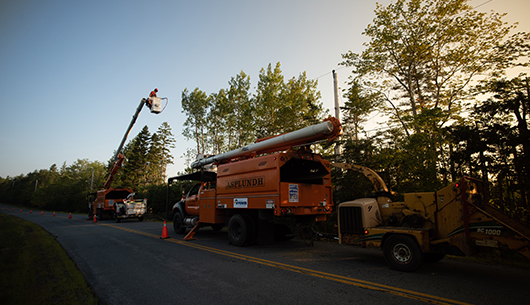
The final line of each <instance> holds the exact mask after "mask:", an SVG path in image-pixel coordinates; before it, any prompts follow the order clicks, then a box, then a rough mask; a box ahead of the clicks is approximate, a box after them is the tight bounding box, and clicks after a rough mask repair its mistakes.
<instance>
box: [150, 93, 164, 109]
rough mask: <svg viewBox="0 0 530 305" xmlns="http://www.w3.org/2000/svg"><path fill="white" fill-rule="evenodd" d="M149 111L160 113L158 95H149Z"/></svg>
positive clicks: (160, 103) (160, 107)
mask: <svg viewBox="0 0 530 305" xmlns="http://www.w3.org/2000/svg"><path fill="white" fill-rule="evenodd" d="M149 100H150V101H151V113H160V112H161V111H162V99H161V98H159V97H150V98H149Z"/></svg>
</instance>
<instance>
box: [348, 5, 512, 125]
mask: <svg viewBox="0 0 530 305" xmlns="http://www.w3.org/2000/svg"><path fill="white" fill-rule="evenodd" d="M467 2H468V1H467V0H450V1H446V0H427V1H425V0H410V1H405V0H398V1H396V2H395V3H391V4H389V5H388V6H387V7H383V6H381V5H377V8H376V10H375V14H376V17H375V18H374V20H373V23H372V24H370V25H368V26H367V28H366V29H365V30H364V32H363V34H364V35H366V36H367V37H368V38H369V39H370V40H369V42H368V43H366V44H365V46H366V49H365V50H364V51H363V52H362V53H361V54H356V53H353V52H351V51H350V52H347V53H345V54H343V58H344V59H345V60H344V62H343V63H342V64H344V65H346V66H350V67H352V68H353V73H354V74H355V75H356V76H357V77H362V78H364V79H367V80H370V81H372V82H371V85H372V86H373V88H371V89H373V90H376V91H378V92H381V93H382V94H383V96H384V97H385V99H386V102H387V103H388V105H390V107H386V110H387V112H388V113H389V115H391V118H392V119H393V120H395V121H397V122H399V123H400V124H401V126H402V128H403V129H404V130H405V132H406V134H407V135H408V134H410V133H412V132H436V131H437V130H438V129H439V128H441V127H442V126H443V125H444V124H446V123H447V122H449V121H451V120H459V119H460V117H461V115H462V113H461V111H462V109H463V106H464V104H463V101H464V100H466V99H467V98H469V97H470V92H469V89H470V83H471V82H472V81H473V80H477V79H478V77H484V75H485V74H487V73H492V72H496V71H499V69H500V68H502V67H503V63H504V62H505V59H506V56H507V53H506V52H502V50H501V49H499V48H498V47H499V46H500V45H501V43H502V41H503V39H505V38H506V36H507V35H508V33H509V31H510V30H511V29H512V28H514V26H508V25H506V23H505V22H503V21H502V20H501V18H502V16H503V15H501V14H498V13H491V14H489V15H487V14H485V13H479V12H477V11H474V10H472V9H471V7H470V6H469V5H468V4H467Z"/></svg>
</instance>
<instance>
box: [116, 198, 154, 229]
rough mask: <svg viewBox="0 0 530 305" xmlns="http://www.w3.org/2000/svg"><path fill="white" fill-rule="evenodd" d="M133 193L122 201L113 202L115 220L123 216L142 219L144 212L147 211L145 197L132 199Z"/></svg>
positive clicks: (119, 219) (118, 220)
mask: <svg viewBox="0 0 530 305" xmlns="http://www.w3.org/2000/svg"><path fill="white" fill-rule="evenodd" d="M135 194H136V193H132V194H129V195H128V196H127V199H125V200H124V201H123V202H118V203H115V209H116V222H120V221H121V220H122V219H125V218H138V220H139V221H142V220H144V214H145V213H147V199H134V195H135Z"/></svg>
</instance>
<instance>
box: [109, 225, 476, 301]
mask: <svg viewBox="0 0 530 305" xmlns="http://www.w3.org/2000/svg"><path fill="white" fill-rule="evenodd" d="M100 224H101V225H104V226H107V227H111V228H115V229H119V230H123V231H127V232H131V233H135V234H140V235H144V236H148V237H152V238H157V239H158V238H160V236H158V235H155V234H151V233H146V232H142V231H138V230H134V229H130V228H125V227H120V226H116V225H111V224H104V223H100ZM164 241H168V242H172V243H175V244H179V245H183V246H187V247H191V248H196V249H200V250H203V251H208V252H212V253H216V254H220V255H224V256H229V257H233V258H236V259H241V260H245V261H249V262H253V263H257V264H261V265H266V266H270V267H274V268H279V269H283V270H287V271H292V272H297V273H302V274H306V275H310V276H314V277H319V278H322V279H326V280H331V281H335V282H340V283H344V284H348V285H353V286H356V287H360V288H365V289H370V290H375V291H380V292H386V293H390V294H393V295H398V296H401V297H405V298H409V299H414V300H418V301H422V302H427V303H432V304H459V305H469V303H465V302H460V301H456V300H451V299H448V298H444V297H439V296H435V295H430V294H426V293H422V292H417V291H412V290H407V289H402V288H398V287H392V286H388V285H384V284H379V283H374V282H369V281H364V280H360V279H354V278H350V277H346V276H342V275H338V274H332V273H327V272H322V271H318V270H313V269H307V268H303V267H298V266H293V265H289V264H284V263H279V262H275V261H270V260H266V259H262V258H257V257H253V256H247V255H244V254H239V253H235V252H230V251H226V250H221V249H216V248H212V247H208V246H203V245H199V244H195V243H192V242H189V241H183V240H178V239H172V238H170V239H164Z"/></svg>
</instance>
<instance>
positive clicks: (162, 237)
mask: <svg viewBox="0 0 530 305" xmlns="http://www.w3.org/2000/svg"><path fill="white" fill-rule="evenodd" d="M160 238H161V239H166V238H169V234H167V226H166V222H165V221H164V229H162V236H160Z"/></svg>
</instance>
